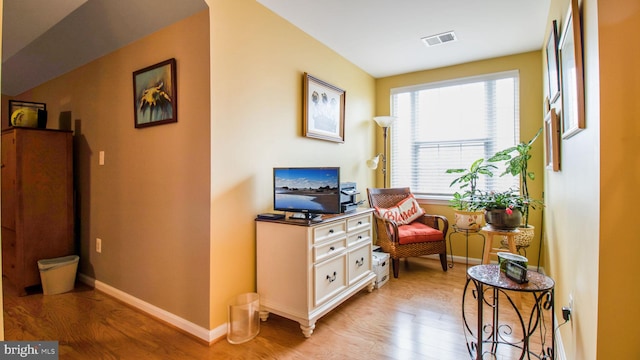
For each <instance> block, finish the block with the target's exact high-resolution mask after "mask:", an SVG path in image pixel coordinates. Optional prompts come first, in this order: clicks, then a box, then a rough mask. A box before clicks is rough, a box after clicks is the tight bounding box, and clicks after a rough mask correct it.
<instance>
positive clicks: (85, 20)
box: [2, 0, 207, 95]
mask: <svg viewBox="0 0 640 360" xmlns="http://www.w3.org/2000/svg"><path fill="white" fill-rule="evenodd" d="M3 5H4V7H3V24H2V53H3V59H2V93H3V94H6V95H17V94H20V93H22V92H24V91H26V90H28V89H31V88H33V87H35V86H37V85H40V84H42V83H43V82H46V81H48V80H51V79H53V78H55V77H57V76H59V75H62V74H64V73H66V72H69V71H71V70H73V69H75V68H77V67H79V66H82V65H84V64H87V63H89V62H91V61H93V60H95V59H97V58H99V57H101V56H104V55H106V54H108V53H110V52H112V51H114V50H117V49H119V48H121V47H123V46H125V45H127V44H130V43H132V42H134V41H136V40H138V39H140V38H143V37H145V36H147V35H149V34H151V33H153V32H155V31H157V30H159V29H161V28H163V27H165V26H167V25H169V24H172V23H175V22H177V21H180V20H182V19H184V18H186V17H188V16H191V15H193V14H195V13H197V12H199V11H201V10H204V9H206V8H207V5H206V3H205V2H204V0H4V1H3ZM160 60H163V59H160Z"/></svg>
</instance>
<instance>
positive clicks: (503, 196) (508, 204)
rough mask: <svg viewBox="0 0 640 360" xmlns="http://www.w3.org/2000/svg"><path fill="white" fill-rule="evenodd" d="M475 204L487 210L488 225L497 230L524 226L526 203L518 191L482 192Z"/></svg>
mask: <svg viewBox="0 0 640 360" xmlns="http://www.w3.org/2000/svg"><path fill="white" fill-rule="evenodd" d="M474 202H475V204H476V206H478V207H482V208H484V209H485V213H484V215H485V219H486V221H487V223H488V224H490V225H491V226H493V227H494V228H496V229H504V230H512V229H517V228H518V227H519V226H520V225H521V224H522V216H523V214H524V209H525V207H526V201H525V199H524V198H523V197H522V195H520V192H519V191H518V190H517V189H509V190H507V191H502V192H495V191H488V192H481V193H479V194H478V196H477V197H476V198H475V199H474Z"/></svg>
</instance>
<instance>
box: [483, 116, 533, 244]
mask: <svg viewBox="0 0 640 360" xmlns="http://www.w3.org/2000/svg"><path fill="white" fill-rule="evenodd" d="M541 133H542V128H540V130H538V132H537V133H536V135H535V136H534V137H533V138H532V139H531V140H529V141H527V142H521V143H519V144H518V145H516V146H512V147H510V148H508V149H505V150H502V151H499V152H497V153H496V154H495V155H493V156H492V157H491V158H489V159H488V160H487V161H488V162H498V161H504V162H505V165H506V169H505V171H504V172H503V173H502V174H500V176H503V175H506V174H511V175H512V176H518V177H520V195H521V197H522V201H523V208H522V218H523V223H522V225H521V226H520V231H521V234H520V235H518V236H516V245H517V246H520V247H526V246H528V245H529V243H530V242H531V239H533V231H534V227H533V226H532V225H530V224H529V210H530V209H534V210H535V209H536V206H538V205H539V206H543V202H542V201H541V200H536V199H532V198H531V197H530V196H529V187H528V184H527V181H528V180H535V173H534V172H533V171H529V159H531V148H532V146H533V143H534V142H535V141H536V139H537V138H538V137H539V136H540V134H541Z"/></svg>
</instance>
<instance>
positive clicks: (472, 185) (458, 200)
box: [446, 159, 498, 211]
mask: <svg viewBox="0 0 640 360" xmlns="http://www.w3.org/2000/svg"><path fill="white" fill-rule="evenodd" d="M483 163H484V159H478V160H476V161H474V162H473V163H472V164H471V166H470V167H469V168H468V169H447V171H446V173H447V174H462V175H460V176H459V177H457V178H455V179H454V180H453V181H452V182H451V184H449V187H452V186H454V185H456V184H458V186H459V189H460V190H463V189H466V191H464V192H462V193H460V192H455V193H454V194H453V199H451V200H449V205H450V206H451V207H453V208H454V209H456V210H460V211H477V210H479V209H481V208H482V207H481V206H478V204H477V203H476V202H475V201H474V198H475V197H476V196H478V195H479V190H478V188H477V185H478V179H479V178H480V176H481V175H485V176H489V177H492V176H493V170H494V169H497V168H498V167H497V166H495V165H493V164H483Z"/></svg>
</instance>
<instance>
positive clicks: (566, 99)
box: [559, 0, 585, 139]
mask: <svg viewBox="0 0 640 360" xmlns="http://www.w3.org/2000/svg"><path fill="white" fill-rule="evenodd" d="M580 28H581V26H580V9H579V8H578V0H571V4H570V5H569V11H568V13H567V16H566V20H565V24H564V30H563V31H562V37H561V38H560V43H559V56H560V74H561V76H562V90H561V91H562V138H563V139H567V138H569V137H571V136H573V135H575V134H577V133H578V132H580V131H581V130H582V129H584V128H585V120H584V83H583V81H584V80H583V70H582V35H581V30H580Z"/></svg>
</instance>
